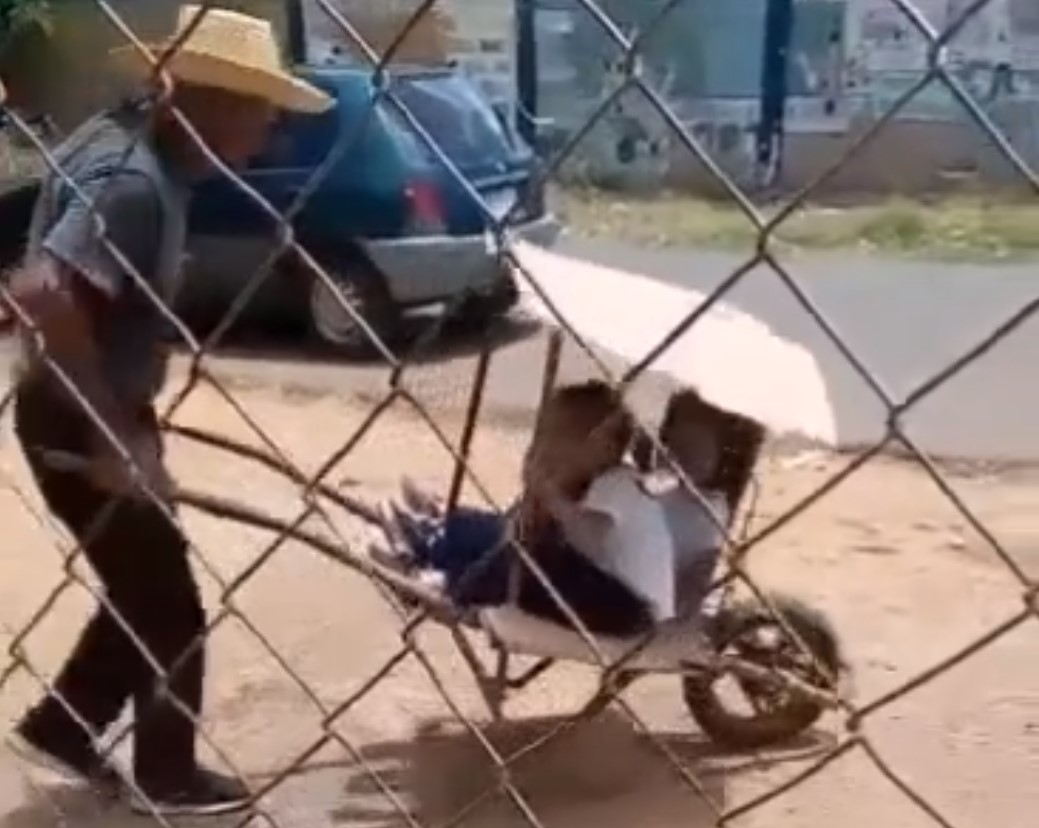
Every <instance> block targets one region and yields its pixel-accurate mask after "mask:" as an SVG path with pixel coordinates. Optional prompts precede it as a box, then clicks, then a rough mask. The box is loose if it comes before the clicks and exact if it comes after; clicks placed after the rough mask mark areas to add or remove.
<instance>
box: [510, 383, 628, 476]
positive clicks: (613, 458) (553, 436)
mask: <svg viewBox="0 0 1039 828" xmlns="http://www.w3.org/2000/svg"><path fill="white" fill-rule="evenodd" d="M633 433H634V422H633V420H632V416H631V413H630V412H629V411H628V410H627V408H626V407H625V405H624V403H623V401H622V400H621V398H620V395H619V394H618V393H617V392H616V391H615V390H614V389H613V388H611V387H610V386H609V385H608V384H607V383H605V382H601V381H599V380H589V381H587V382H583V383H578V384H573V385H564V386H561V387H559V388H558V389H556V390H555V391H553V392H552V394H551V396H550V397H549V398H548V399H547V400H546V401H545V405H544V407H543V409H542V411H541V417H540V419H539V421H538V427H537V430H536V431H535V433H534V439H533V440H532V441H531V444H530V448H529V449H528V451H527V463H531V462H535V463H537V464H538V467H539V469H541V470H542V471H544V472H549V473H551V474H554V475H557V476H558V478H559V480H560V483H562V484H564V485H568V484H571V485H574V486H580V485H584V484H587V483H588V482H590V481H591V480H592V479H594V478H595V477H596V476H598V475H599V474H602V473H603V472H604V471H606V470H607V469H610V468H612V467H613V466H615V465H617V464H618V463H620V462H621V460H622V459H623V457H624V452H625V451H626V450H627V447H628V444H629V443H630V442H631V439H632V436H633Z"/></svg>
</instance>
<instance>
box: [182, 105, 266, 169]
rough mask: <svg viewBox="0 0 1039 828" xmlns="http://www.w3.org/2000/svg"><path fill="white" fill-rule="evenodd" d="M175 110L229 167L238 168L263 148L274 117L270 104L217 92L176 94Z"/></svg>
mask: <svg viewBox="0 0 1039 828" xmlns="http://www.w3.org/2000/svg"><path fill="white" fill-rule="evenodd" d="M174 101H175V103H176V105H177V107H178V108H179V109H180V110H181V112H183V113H184V116H185V117H186V118H187V119H188V120H189V121H190V122H191V124H192V126H194V128H195V130H196V131H197V132H198V133H199V135H200V136H201V137H202V139H203V140H204V141H205V142H206V144H208V145H209V147H210V149H212V150H213V152H215V153H216V154H217V156H218V157H219V158H220V160H221V161H223V162H224V163H225V164H227V165H228V166H229V167H231V168H233V169H241V168H242V167H244V166H246V165H247V164H248V163H249V161H250V160H252V159H253V158H255V157H256V156H257V155H258V154H259V153H260V152H261V151H262V150H263V148H264V146H265V145H266V143H267V139H268V136H269V134H270V130H271V126H272V125H273V124H274V121H275V119H276V117H277V114H278V113H277V110H276V109H275V108H274V106H273V105H271V104H269V103H267V102H266V101H262V100H260V99H258V98H246V97H244V96H241V95H234V94H231V93H229V92H224V91H222V90H218V89H205V88H200V87H194V88H185V89H184V90H183V92H181V91H178V93H177V95H176V97H175V99H174Z"/></svg>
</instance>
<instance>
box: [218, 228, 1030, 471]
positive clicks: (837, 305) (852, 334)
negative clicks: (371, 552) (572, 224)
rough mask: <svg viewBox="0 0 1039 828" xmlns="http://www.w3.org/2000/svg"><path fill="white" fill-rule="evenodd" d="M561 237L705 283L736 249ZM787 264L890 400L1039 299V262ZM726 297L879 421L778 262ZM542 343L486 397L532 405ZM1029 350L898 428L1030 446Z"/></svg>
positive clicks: (334, 375)
mask: <svg viewBox="0 0 1039 828" xmlns="http://www.w3.org/2000/svg"><path fill="white" fill-rule="evenodd" d="M559 250H560V252H563V253H566V254H567V255H575V256H579V257H582V258H586V259H590V260H592V261H596V262H599V263H601V264H606V265H610V266H614V267H620V268H624V269H628V270H632V271H636V272H640V273H644V274H646V275H648V276H651V277H654V278H658V279H661V280H665V281H668V282H672V283H676V284H681V285H687V286H690V287H694V288H697V289H699V290H702V291H710V290H711V289H713V288H714V287H715V286H717V285H718V284H719V283H720V282H721V281H722V280H723V279H724V278H725V277H726V276H727V275H729V274H730V273H731V272H732V271H733V270H734V269H735V268H736V267H738V266H739V265H741V264H742V263H743V261H744V259H741V257H740V256H737V255H732V254H721V253H706V252H701V251H688V250H645V249H639V248H635V247H631V246H627V245H622V244H613V243H604V242H599V241H597V242H589V241H578V240H567V241H564V242H563V243H561V245H560V248H559ZM784 265H786V266H787V267H789V268H790V270H791V272H792V273H794V274H795V275H796V277H797V279H798V282H799V284H801V285H802V286H803V290H804V292H805V294H806V295H807V296H808V297H810V298H811V300H812V302H813V303H815V305H816V306H817V307H818V309H819V311H820V312H821V313H822V314H823V315H824V316H825V317H826V319H827V320H828V321H829V323H830V324H831V325H832V326H833V327H834V328H835V329H836V330H837V331H838V332H839V334H840V336H841V338H842V339H843V340H844V342H845V343H846V344H847V346H848V347H849V348H850V349H851V351H853V352H854V353H855V354H856V355H857V356H858V358H859V359H860V360H861V363H862V365H863V366H864V367H865V369H867V370H868V371H869V372H870V373H871V374H872V375H873V376H874V377H875V378H876V380H877V381H878V383H879V384H880V387H882V388H883V390H884V391H885V392H886V393H887V394H888V395H889V396H890V397H891V398H892V399H894V400H899V399H903V398H905V397H906V396H907V395H909V394H911V393H912V392H913V391H914V389H916V388H917V387H918V386H920V385H921V384H922V383H925V382H927V381H928V380H929V379H930V378H931V377H933V376H934V375H936V374H937V373H938V372H939V371H941V370H942V369H943V368H944V367H945V366H946V365H947V364H949V363H950V362H951V361H953V360H955V359H956V358H957V357H959V356H960V355H962V354H964V353H966V352H967V351H968V350H969V349H971V348H972V347H973V346H975V345H976V344H977V343H978V342H980V341H981V340H982V339H983V338H985V337H986V336H988V335H989V334H990V333H991V332H992V331H993V330H994V329H995V328H996V327H997V326H998V325H999V324H1000V323H1002V322H1003V321H1004V320H1006V319H1008V318H1009V317H1011V316H1012V315H1013V314H1014V313H1015V312H1016V311H1017V310H1018V309H1020V308H1021V307H1022V306H1023V305H1025V304H1026V303H1027V302H1029V301H1033V300H1036V301H1039V275H1037V273H1036V266H1034V265H1031V264H1029V265H1007V266H999V267H991V266H979V265H951V264H939V263H911V262H901V261H885V260H880V259H876V258H867V257H857V256H853V255H825V256H824V255H814V254H813V255H810V256H809V255H802V256H797V257H792V258H789V259H785V260H784ZM727 301H728V302H730V303H731V304H733V305H735V306H736V307H738V308H740V309H741V310H744V311H747V312H749V313H751V314H753V315H754V316H756V317H758V318H759V319H761V320H762V321H763V322H765V323H766V324H768V325H769V326H770V327H771V328H772V329H773V330H774V331H775V332H776V333H777V334H779V335H781V336H783V337H786V338H788V339H791V340H794V341H797V342H799V343H801V344H802V345H804V346H805V347H806V348H808V349H809V350H810V351H811V352H812V353H813V354H814V355H815V356H816V359H817V360H818V362H819V364H820V366H821V369H822V371H823V373H824V376H825V378H826V382H827V387H828V390H829V393H830V397H831V400H832V403H833V406H834V408H835V411H836V413H837V420H838V432H839V437H840V441H841V443H842V444H845V445H854V444H859V443H864V442H870V441H872V440H874V439H876V438H877V437H878V436H879V435H881V434H883V432H884V427H885V407H884V405H883V404H882V403H881V402H880V400H879V398H878V396H877V394H876V393H875V391H874V390H873V389H871V387H870V385H869V384H868V383H867V382H866V381H865V380H864V379H862V378H861V377H860V376H859V375H858V373H857V372H856V371H855V369H853V368H852V367H851V365H850V364H849V363H848V361H847V359H846V358H845V357H844V356H842V354H841V353H840V351H839V350H838V349H837V347H835V346H834V345H833V344H832V342H831V341H830V340H829V338H828V337H827V335H826V334H825V332H824V331H823V330H822V328H821V327H820V326H819V324H818V323H817V322H815V321H814V320H813V319H812V318H811V316H810V315H809V314H808V313H807V312H806V311H805V310H804V309H803V308H802V307H801V306H800V305H799V304H798V303H797V301H796V300H795V299H794V298H793V294H792V293H791V292H790V291H789V290H788V289H787V288H786V287H785V286H784V285H783V284H782V283H781V281H780V280H779V279H778V278H777V277H776V276H775V274H774V273H772V272H771V271H770V270H769V269H767V268H764V267H758V268H756V269H755V270H753V271H751V272H750V273H748V274H747V275H746V277H745V278H744V279H743V280H742V282H740V284H739V285H737V287H736V288H735V289H734V290H733V291H731V293H730V294H729V295H728V297H727ZM518 333H520V334H522V333H524V332H523V331H520V332H518ZM543 347H544V340H543V338H542V337H540V336H535V335H531V333H530V332H529V331H527V332H525V335H523V336H520V337H519V339H518V341H515V342H512V343H511V344H507V345H505V346H504V347H503V348H502V349H501V350H500V352H499V353H498V354H497V356H496V358H495V363H494V366H493V368H492V372H491V376H490V381H489V386H488V394H487V404H488V407H489V409H490V410H492V411H493V412H495V413H497V414H499V415H502V414H511V415H519V416H525V415H527V414H529V412H530V409H531V407H532V405H533V403H534V401H535V400H536V399H537V393H538V388H539V381H540V380H539V369H540V365H541V358H542V353H543V351H542V350H541V349H542V348H543ZM448 356H450V359H448V358H447V357H448ZM1037 356H1039V322H1034V321H1028V322H1026V323H1024V324H1023V325H1022V326H1021V327H1020V328H1018V329H1017V330H1016V331H1015V332H1014V333H1013V334H1011V335H1010V336H1009V337H1007V338H1006V340H1005V341H1003V342H1002V343H1001V344H1000V345H999V346H998V347H996V348H995V349H993V351H991V352H990V353H989V354H988V355H986V356H985V357H983V358H982V359H981V360H980V361H978V362H977V363H976V364H974V365H972V366H970V367H967V368H965V369H964V370H963V371H961V372H960V373H959V374H958V375H956V376H955V377H953V378H951V379H950V380H949V381H948V382H947V383H946V384H944V385H943V386H941V387H940V388H939V389H937V390H935V391H934V392H933V393H932V394H930V395H928V396H927V397H926V398H925V399H923V400H921V401H920V402H919V403H918V404H917V405H916V406H914V407H913V408H912V409H911V410H910V411H909V413H907V414H906V415H905V417H904V419H903V422H904V423H905V426H906V430H907V432H908V433H909V435H910V436H911V437H912V438H913V439H914V440H916V441H917V442H918V444H919V445H921V446H922V447H923V448H925V449H926V450H928V451H930V452H932V453H935V454H938V455H943V456H953V457H966V458H971V459H999V460H1028V461H1036V460H1039V429H1037V428H1036V426H1035V423H1036V420H1037V415H1039V384H1037V383H1036V382H1035V380H1034V379H1033V373H1034V371H1035V368H1034V367H1032V366H1034V365H1035V364H1036V359H1037ZM258 357H260V358H258ZM443 357H444V358H442V359H440V360H438V361H436V362H432V363H430V364H429V365H426V366H423V367H422V368H419V369H418V370H417V371H416V372H415V374H414V375H413V381H414V384H415V387H416V389H417V391H418V393H419V395H420V396H422V397H424V398H426V399H428V400H429V401H430V402H432V403H436V404H441V405H450V406H455V405H457V406H461V405H462V403H463V401H464V395H465V385H466V381H467V372H468V371H469V370H471V366H472V355H471V353H470V354H469V355H468V357H467V356H466V354H465V352H464V349H462V350H461V351H460V350H459V349H455V350H454V351H452V352H451V353H450V354H445V355H443ZM607 358H608V357H607ZM611 364H613V365H616V363H611ZM591 370H593V369H592V367H591V364H590V363H589V362H588V361H587V360H586V359H583V358H580V357H577V356H576V355H571V357H570V358H569V359H568V360H566V362H565V365H564V375H565V376H568V377H576V376H580V375H582V374H585V373H588V372H590V371H591ZM217 372H218V373H219V374H221V375H222V376H226V377H229V378H233V379H234V380H236V381H238V382H249V383H277V384H280V385H284V386H292V387H295V388H297V389H298V390H301V391H310V392H335V393H346V394H356V393H360V394H364V395H369V396H370V395H373V394H376V393H378V391H379V390H380V388H382V387H384V386H385V383H386V381H387V371H386V370H385V369H383V368H378V367H351V366H345V365H339V364H331V363H322V362H319V361H315V360H314V359H312V358H309V357H307V356H306V355H300V354H297V355H294V356H289V357H286V356H285V355H284V353H280V354H271V353H269V352H264V351H259V352H252V353H249V354H241V353H238V354H234V353H231V354H228V355H225V356H223V357H222V358H221V359H220V360H219V361H218V363H217ZM666 389H667V384H666V382H664V381H662V380H660V379H658V378H654V377H650V378H648V379H647V380H646V381H645V382H644V383H642V385H641V386H640V387H639V388H638V389H637V391H638V393H637V404H638V405H639V407H640V408H645V409H646V410H647V412H648V410H649V409H655V408H656V407H657V406H658V405H659V402H660V401H661V399H662V398H663V394H664V392H665V391H666Z"/></svg>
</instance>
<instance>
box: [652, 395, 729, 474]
mask: <svg viewBox="0 0 1039 828" xmlns="http://www.w3.org/2000/svg"><path fill="white" fill-rule="evenodd" d="M659 438H660V442H661V444H662V445H663V446H665V447H666V448H667V450H668V451H669V452H670V453H671V456H672V458H673V459H674V461H675V462H676V463H677V464H678V465H679V466H680V467H681V469H682V472H683V473H684V474H685V475H686V476H687V477H688V478H689V480H690V481H691V482H692V483H695V484H697V485H698V486H704V485H707V484H708V483H709V482H710V481H711V480H712V479H713V477H714V475H715V473H716V472H717V469H718V465H719V463H720V462H721V448H722V447H721V445H720V442H719V440H720V436H719V433H718V423H717V419H716V417H715V416H714V412H713V410H712V409H711V408H710V407H709V406H708V405H707V404H706V403H705V402H704V401H703V399H702V398H701V397H700V395H699V394H698V393H697V392H696V391H694V390H692V389H686V390H682V391H677V392H675V393H674V394H673V395H672V396H671V399H670V400H669V401H668V404H667V410H666V412H665V413H664V420H663V422H662V424H661V426H660V435H659Z"/></svg>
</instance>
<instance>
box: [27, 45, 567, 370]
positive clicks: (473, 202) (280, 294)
mask: <svg viewBox="0 0 1039 828" xmlns="http://www.w3.org/2000/svg"><path fill="white" fill-rule="evenodd" d="M295 71H297V73H298V74H299V76H300V77H302V78H304V79H305V80H307V81H309V82H310V83H312V84H314V85H315V86H318V87H319V88H321V89H323V90H324V91H326V92H327V93H328V94H330V95H332V96H333V97H334V98H335V101H336V105H335V106H334V107H333V108H332V109H330V110H329V111H328V112H326V113H324V114H321V115H317V116H314V115H300V114H286V115H284V116H283V117H281V118H280V120H279V121H278V122H277V123H276V124H275V126H274V129H273V131H272V134H271V137H270V141H269V142H268V144H267V146H266V147H265V149H264V150H263V152H262V153H261V154H260V155H259V156H258V157H257V158H255V159H254V161H253V162H252V163H251V164H250V165H249V167H248V169H246V170H245V171H244V172H243V174H242V178H243V180H244V181H245V183H246V184H247V185H248V187H249V188H250V189H251V190H252V191H254V192H253V193H250V192H248V191H246V190H245V189H243V188H242V187H241V186H240V185H239V184H238V183H236V182H235V181H234V180H232V179H230V178H228V177H226V176H216V177H213V178H211V179H209V180H207V181H205V182H203V183H200V184H198V185H197V186H196V191H195V193H194V194H193V198H192V207H191V213H190V216H189V242H188V251H187V253H188V255H187V259H186V278H185V279H184V281H183V283H182V287H181V290H180V292H179V293H178V295H177V297H176V300H175V305H174V310H175V311H176V312H177V314H178V315H180V316H182V317H183V318H185V319H186V320H188V321H189V322H190V323H191V325H192V327H196V326H198V327H200V328H203V329H205V328H211V327H212V326H213V325H214V324H218V323H219V320H220V319H222V318H223V317H225V315H226V314H227V313H228V311H229V310H230V309H232V308H234V309H236V313H235V315H236V318H237V319H238V320H241V321H242V322H264V323H270V322H274V323H283V322H290V323H291V322H297V321H298V322H302V323H303V324H305V325H306V326H307V328H308V329H309V332H310V334H311V335H312V336H313V337H314V338H315V340H316V341H317V342H319V343H321V344H322V345H324V346H327V347H329V348H332V349H335V350H336V351H338V352H340V353H342V354H344V355H359V354H362V353H369V352H371V339H370V337H369V335H368V332H367V331H366V329H365V327H366V326H365V325H362V324H359V323H358V321H357V319H356V317H355V316H354V315H352V314H350V313H349V312H348V311H347V310H346V309H345V308H344V307H343V305H342V303H341V302H340V301H339V299H338V297H337V296H336V295H335V294H336V292H339V293H340V294H341V295H342V296H343V297H344V298H345V299H347V300H348V301H349V302H350V304H351V305H353V306H354V308H355V309H356V310H357V311H358V313H359V315H360V316H362V317H363V318H364V320H365V321H366V323H367V327H368V328H370V329H371V330H373V331H374V332H375V333H377V334H378V335H379V336H380V337H381V338H383V339H384V340H389V341H392V340H393V339H394V338H395V336H396V335H397V334H398V333H399V332H400V330H401V322H402V319H403V317H404V316H405V315H406V314H407V313H408V312H409V311H411V310H412V309H416V308H422V307H429V306H435V305H447V306H450V307H452V308H453V310H454V311H455V313H457V315H459V316H461V317H464V318H466V319H467V320H470V321H475V322H477V323H482V322H483V321H484V320H487V321H489V320H491V319H493V318H494V317H496V316H499V315H502V314H505V313H507V312H508V310H509V309H510V308H511V307H512V306H513V305H514V304H515V303H516V301H517V299H518V290H517V285H516V283H515V280H514V277H513V276H512V274H511V273H510V272H509V269H508V268H507V267H505V266H504V265H503V263H502V262H501V260H500V258H499V256H498V255H497V254H496V251H495V245H493V244H491V243H490V241H491V240H492V239H491V236H490V234H489V229H490V228H491V227H492V226H493V224H494V222H493V221H492V220H491V217H492V216H493V217H496V218H505V217H506V214H508V216H507V222H508V226H509V231H510V233H511V234H514V235H515V236H516V237H518V238H523V239H526V240H529V241H532V242H534V243H536V244H540V245H551V244H552V243H553V242H554V241H555V239H556V238H557V237H558V235H559V232H560V224H559V222H558V221H557V219H556V218H555V217H554V216H553V215H552V213H551V212H550V211H549V210H548V209H547V208H546V204H545V194H544V188H543V186H542V184H541V179H540V177H539V176H538V175H537V165H538V163H539V162H538V160H537V158H536V156H535V154H534V152H533V150H532V149H531V148H530V147H529V146H528V145H527V144H526V143H525V142H524V141H523V140H522V139H521V138H520V136H519V135H517V134H516V132H515V131H514V130H513V128H512V127H511V125H510V119H509V118H508V117H506V115H505V113H502V112H501V111H499V110H497V109H496V108H495V107H493V106H492V105H491V104H490V103H489V102H488V101H487V99H486V98H485V97H484V96H483V94H482V92H481V91H480V90H479V88H478V87H477V86H476V84H475V83H474V82H473V81H471V80H470V79H469V78H467V77H466V76H465V75H464V74H463V73H462V72H461V71H459V70H458V69H456V68H454V67H452V66H450V65H443V66H437V67H421V66H415V67H407V66H397V67H394V70H393V72H392V73H388V75H387V77H388V78H389V80H388V81H387V85H386V87H385V89H384V90H383V92H382V93H381V94H379V93H377V92H375V90H374V88H373V84H372V73H371V71H370V70H367V69H362V68H359V67H356V66H349V65H338V66H335V65H323V66H306V65H302V66H299V67H297V69H296V70H295ZM405 112H406V113H408V114H405ZM416 123H417V124H418V125H419V127H420V131H418V130H416V129H415V128H414V124H416ZM421 132H425V133H426V136H427V137H428V138H429V139H430V141H429V142H427V141H426V140H424V138H423V137H422V136H421ZM433 144H435V146H436V149H434V148H433V146H432V145H433ZM445 158H446V160H447V161H448V164H444V163H443V162H444V160H445ZM452 167H453V169H451V168H452ZM25 192H26V189H25V188H22V190H21V196H20V198H21V199H22V201H23V203H24V199H25ZM255 194H258V195H260V196H262V198H263V200H265V201H267V202H268V203H269V204H270V205H271V206H272V207H273V208H274V210H275V211H277V212H278V213H291V215H292V220H291V226H292V229H293V232H294V238H295V240H296V241H298V242H299V244H300V246H301V247H302V248H303V249H304V250H305V251H306V253H305V254H304V255H300V254H299V253H298V252H294V251H292V250H289V251H287V252H286V250H285V248H284V241H285V237H284V234H283V233H281V232H280V230H281V228H282V222H281V221H280V220H279V219H278V218H277V216H276V215H274V214H272V213H271V212H270V211H269V210H268V209H267V208H265V207H264V206H263V205H262V202H261V201H260V200H258V199H257V198H256V197H255ZM303 195H306V198H305V199H301V196H303ZM297 202H301V203H299V204H297ZM12 209H13V208H12ZM12 227H13V224H8V225H7V228H8V230H9V231H10V230H11V228H12ZM308 258H309V259H311V261H307V259H308ZM312 264H316V265H318V266H319V267H320V268H321V269H322V270H323V271H324V272H325V273H327V274H328V276H329V277H331V279H332V280H333V281H334V282H335V284H336V285H337V288H338V291H333V290H330V289H329V287H328V284H327V281H326V280H325V279H322V278H320V277H318V276H316V275H315V273H314V268H313V267H312V266H311V265H312ZM258 274H260V275H258Z"/></svg>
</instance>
